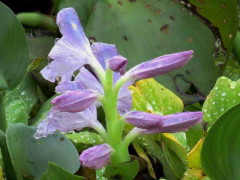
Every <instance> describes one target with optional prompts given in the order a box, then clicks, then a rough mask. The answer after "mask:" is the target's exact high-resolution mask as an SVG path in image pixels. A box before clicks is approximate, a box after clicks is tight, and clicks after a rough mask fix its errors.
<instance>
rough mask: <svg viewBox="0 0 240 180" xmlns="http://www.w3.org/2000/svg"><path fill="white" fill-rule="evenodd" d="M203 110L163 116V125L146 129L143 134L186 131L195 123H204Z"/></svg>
mask: <svg viewBox="0 0 240 180" xmlns="http://www.w3.org/2000/svg"><path fill="white" fill-rule="evenodd" d="M202 118H203V113H202V112H200V111H199V112H183V113H177V114H171V115H166V116H163V126H162V127H160V128H155V129H145V130H143V131H141V133H142V134H155V133H175V132H181V131H186V130H187V129H189V128H190V127H192V126H193V125H195V124H199V123H202V122H203V120H202Z"/></svg>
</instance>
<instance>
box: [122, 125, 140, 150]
mask: <svg viewBox="0 0 240 180" xmlns="http://www.w3.org/2000/svg"><path fill="white" fill-rule="evenodd" d="M139 134H140V133H139V132H138V131H135V129H133V130H131V131H130V132H129V133H128V134H127V135H126V136H125V138H124V141H123V146H124V147H125V148H128V146H129V145H130V143H131V142H132V141H133V140H134V139H135V138H137V137H138V136H139Z"/></svg>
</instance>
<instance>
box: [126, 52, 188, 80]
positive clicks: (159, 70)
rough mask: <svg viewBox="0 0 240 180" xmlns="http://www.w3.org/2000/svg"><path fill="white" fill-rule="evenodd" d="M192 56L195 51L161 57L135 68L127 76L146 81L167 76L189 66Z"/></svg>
mask: <svg viewBox="0 0 240 180" xmlns="http://www.w3.org/2000/svg"><path fill="white" fill-rule="evenodd" d="M192 54H193V51H184V52H179V53H174V54H168V55H164V56H160V57H157V58H155V59H152V60H150V61H146V62H143V63H141V64H139V65H137V66H135V67H133V68H132V69H130V70H129V71H128V72H127V73H126V74H127V75H128V76H130V77H131V78H132V79H146V78H151V77H155V76H158V75H161V74H166V73H169V72H171V71H174V70H177V69H179V68H181V67H182V66H184V65H185V64H187V63H188V62H189V61H190V59H191V58H192Z"/></svg>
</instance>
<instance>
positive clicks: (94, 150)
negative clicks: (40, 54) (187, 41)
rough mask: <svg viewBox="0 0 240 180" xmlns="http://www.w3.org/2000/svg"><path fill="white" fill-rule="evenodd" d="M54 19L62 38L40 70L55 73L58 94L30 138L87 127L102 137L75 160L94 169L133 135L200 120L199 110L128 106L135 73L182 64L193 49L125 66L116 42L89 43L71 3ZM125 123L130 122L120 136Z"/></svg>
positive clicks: (116, 157)
mask: <svg viewBox="0 0 240 180" xmlns="http://www.w3.org/2000/svg"><path fill="white" fill-rule="evenodd" d="M57 24H58V26H59V29H60V32H61V33H62V38H61V39H59V40H58V41H57V42H56V44H55V46H54V47H53V49H52V50H51V52H50V54H49V58H50V59H52V62H50V63H49V65H48V66H47V67H45V68H44V69H43V70H42V71H41V73H42V75H43V77H44V78H45V79H47V80H49V81H51V82H54V81H55V79H56V78H57V77H60V79H61V80H60V82H59V83H58V85H57V87H56V92H57V93H59V94H60V95H59V96H57V97H55V98H54V99H53V100H52V101H51V103H52V105H53V106H52V108H51V110H50V112H49V113H48V115H47V117H46V118H45V119H44V120H43V121H42V122H41V123H40V124H39V125H38V128H37V132H36V134H35V138H42V137H46V136H47V135H49V134H53V133H54V132H55V131H62V132H69V131H72V130H81V129H83V128H85V127H91V128H93V129H95V130H96V131H97V132H98V133H99V134H100V135H101V136H102V137H103V139H104V140H105V142H106V143H105V144H102V145H98V146H94V147H91V148H89V149H87V150H85V151H83V153H82V154H81V156H80V161H81V163H82V165H83V166H87V167H90V168H93V169H99V168H101V167H103V166H105V165H106V164H107V163H108V162H110V158H111V160H112V161H115V162H123V161H127V160H128V159H129V154H128V150H127V148H128V145H129V143H130V142H131V141H132V140H133V138H134V137H136V135H139V134H153V133H163V132H179V131H184V130H186V129H188V128H189V127H191V126H192V125H194V124H197V123H201V122H202V113H201V112H183V113H178V114H172V115H167V116H160V115H157V114H152V113H147V112H140V111H134V110H133V111H131V106H132V98H131V93H130V91H129V90H128V86H130V85H131V84H132V83H133V82H134V81H135V80H137V79H145V78H150V77H155V76H158V75H161V74H165V73H168V72H171V71H173V70H176V69H179V68H181V67H182V66H184V65H185V64H186V63H188V62H189V60H190V59H191V58H192V54H193V51H185V52H179V53H175V54H168V55H164V56H160V57H157V58H155V59H152V60H149V61H146V62H143V63H141V64H139V65H137V66H135V67H133V68H132V69H130V70H129V71H126V66H127V63H128V60H127V59H126V58H125V57H123V56H121V55H120V54H119V53H118V51H117V49H116V46H115V45H112V44H105V43H99V42H96V43H93V44H91V45H90V43H89V41H88V39H87V37H86V36H85V34H84V31H83V28H82V26H81V24H80V21H79V19H78V16H77V14H76V12H75V10H74V9H73V8H66V9H63V10H61V11H60V12H59V13H58V15H57ZM85 64H88V65H90V67H91V68H92V70H93V72H94V73H91V72H90V71H89V70H88V69H87V68H85V67H84V65H85ZM76 72H77V73H78V74H77V76H76V77H75V78H74V79H73V77H74V74H76ZM98 106H103V109H104V111H105V115H106V129H105V128H104V127H103V126H102V125H101V123H99V122H98V120H97V110H96V109H97V107H98ZM127 123H129V124H132V125H133V126H135V128H134V129H133V130H132V131H130V132H129V134H128V135H127V136H125V139H124V140H122V138H123V137H122V136H123V134H122V131H123V128H124V125H125V124H127Z"/></svg>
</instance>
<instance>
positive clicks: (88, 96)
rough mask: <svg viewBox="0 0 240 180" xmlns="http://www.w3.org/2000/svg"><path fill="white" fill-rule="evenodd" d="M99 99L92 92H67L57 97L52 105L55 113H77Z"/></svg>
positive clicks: (85, 90)
mask: <svg viewBox="0 0 240 180" xmlns="http://www.w3.org/2000/svg"><path fill="white" fill-rule="evenodd" d="M97 98H98V94H97V93H95V92H94V91H92V90H88V89H84V90H77V91H66V92H65V93H63V94H62V95H60V96H57V97H55V98H54V99H53V100H52V101H51V103H52V104H53V110H55V111H61V112H71V113H75V112H81V111H83V110H85V109H86V108H88V107H89V106H90V105H91V104H92V103H94V101H96V100H97Z"/></svg>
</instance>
